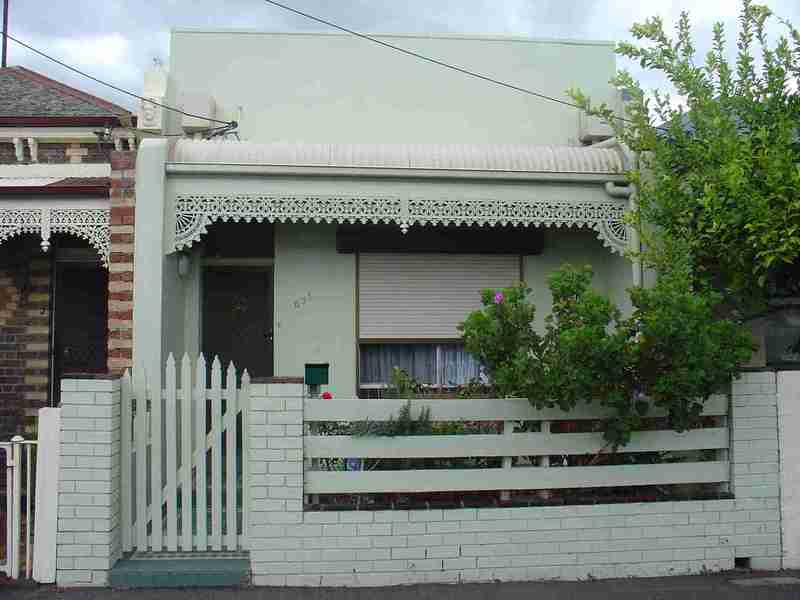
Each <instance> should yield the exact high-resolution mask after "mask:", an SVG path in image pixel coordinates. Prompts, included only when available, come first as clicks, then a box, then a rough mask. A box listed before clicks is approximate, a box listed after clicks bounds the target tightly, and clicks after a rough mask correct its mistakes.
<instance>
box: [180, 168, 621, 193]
mask: <svg viewBox="0 0 800 600" xmlns="http://www.w3.org/2000/svg"><path fill="white" fill-rule="evenodd" d="M166 172H167V174H168V175H250V176H281V175H282V176H297V177H374V178H394V179H405V178H417V179H460V180H464V179H466V180H506V181H550V182H560V183H610V184H611V185H613V182H617V181H619V182H623V181H625V176H624V175H623V174H622V173H610V172H606V173H602V172H597V173H578V172H555V171H503V170H480V169H474V170H473V169H415V168H407V167H394V168H392V167H335V166H327V165H311V166H298V165H282V164H242V163H185V162H168V163H167V164H166ZM616 187H619V186H616ZM607 189H608V188H607Z"/></svg>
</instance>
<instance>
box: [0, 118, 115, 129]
mask: <svg viewBox="0 0 800 600" xmlns="http://www.w3.org/2000/svg"><path fill="white" fill-rule="evenodd" d="M0 126H2V127H105V126H109V127H121V126H122V122H121V121H120V118H119V117H116V116H114V115H108V116H105V117H104V116H91V117H89V116H86V117H33V116H31V117H0Z"/></svg>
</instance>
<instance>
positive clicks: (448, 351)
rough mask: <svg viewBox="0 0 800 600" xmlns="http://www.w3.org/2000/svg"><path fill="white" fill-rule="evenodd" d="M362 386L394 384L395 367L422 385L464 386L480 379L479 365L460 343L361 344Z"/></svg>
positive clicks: (360, 371) (360, 370)
mask: <svg viewBox="0 0 800 600" xmlns="http://www.w3.org/2000/svg"><path fill="white" fill-rule="evenodd" d="M359 366H360V369H359V374H360V377H359V379H360V384H361V385H362V386H369V387H374V386H385V385H388V384H389V383H391V380H392V370H393V369H394V367H398V368H400V369H403V370H405V371H406V372H407V373H408V374H409V375H411V376H412V377H413V378H414V379H416V380H417V381H419V382H420V383H423V384H427V385H432V386H437V387H455V386H458V385H463V384H465V383H467V382H469V381H470V380H472V379H476V378H478V377H480V376H481V365H480V363H479V362H478V361H477V360H476V359H475V358H474V357H473V356H472V355H470V354H468V353H467V352H466V351H465V350H464V345H463V344H459V343H415V344H362V345H361V352H360V365H359Z"/></svg>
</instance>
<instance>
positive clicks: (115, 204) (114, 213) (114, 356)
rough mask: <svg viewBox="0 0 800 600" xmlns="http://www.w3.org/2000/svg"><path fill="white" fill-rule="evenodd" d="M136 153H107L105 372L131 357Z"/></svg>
mask: <svg viewBox="0 0 800 600" xmlns="http://www.w3.org/2000/svg"><path fill="white" fill-rule="evenodd" d="M135 176H136V152H135V151H114V152H112V153H111V260H110V262H109V276H108V371H109V372H110V373H111V374H113V375H117V376H118V375H120V374H121V373H122V372H123V371H125V369H129V368H131V367H132V360H133V252H134V250H133V245H134V206H135V203H136V190H135Z"/></svg>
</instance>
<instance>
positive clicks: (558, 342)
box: [461, 243, 753, 449]
mask: <svg viewBox="0 0 800 600" xmlns="http://www.w3.org/2000/svg"><path fill="white" fill-rule="evenodd" d="M649 256H650V260H651V264H650V266H651V267H653V268H654V269H655V271H656V273H657V276H658V277H657V282H656V284H655V285H654V286H653V287H652V288H632V289H630V290H629V293H630V295H631V302H632V305H633V314H632V315H631V316H630V317H629V318H623V317H622V316H621V312H620V310H619V308H618V307H617V306H615V305H614V303H613V302H611V300H609V299H608V298H606V297H604V296H603V295H601V294H599V293H597V292H595V291H594V290H592V288H591V287H590V284H591V280H592V270H591V268H590V267H574V266H571V265H566V266H564V267H562V268H561V269H559V270H557V271H555V272H554V273H553V274H551V275H550V277H549V278H548V284H549V288H550V291H551V292H552V296H553V308H552V314H550V315H549V316H548V317H547V318H546V327H545V332H544V334H542V335H540V334H538V333H537V332H536V331H535V330H534V328H533V317H534V315H535V312H536V308H535V306H534V304H533V303H532V302H531V290H530V288H528V287H526V286H525V284H520V285H518V286H516V287H512V288H507V289H504V290H502V291H497V290H484V291H483V293H482V303H483V308H482V309H481V310H478V311H475V312H473V313H472V314H470V315H469V316H468V317H467V319H466V320H465V321H464V323H463V324H462V325H461V331H462V334H463V337H464V342H465V346H466V349H467V351H468V352H470V353H471V354H473V355H474V356H475V357H476V358H477V359H478V360H480V361H481V362H482V363H483V364H484V365H485V367H486V368H487V370H488V374H489V376H490V378H491V380H492V382H493V384H494V385H495V386H496V388H497V391H498V393H499V394H501V395H503V396H516V397H523V398H528V399H529V400H530V402H531V403H532V404H533V405H534V406H536V407H537V408H544V407H552V406H558V407H559V408H561V409H562V410H565V411H570V410H574V409H576V408H577V407H579V406H580V405H582V404H583V403H587V402H598V403H600V404H601V405H603V406H606V407H608V408H610V409H612V413H613V416H612V418H610V419H608V420H607V421H606V422H605V429H604V431H603V434H604V437H605V440H606V442H607V444H608V446H609V447H611V448H613V449H616V448H618V447H620V446H624V445H625V444H627V443H628V441H629V440H630V435H631V433H632V432H633V431H635V430H637V429H639V428H640V427H641V426H642V423H643V419H645V418H646V417H647V416H648V415H652V413H653V408H654V407H659V408H661V409H663V410H664V411H665V412H666V413H667V417H668V421H669V424H670V426H671V427H672V428H674V429H675V430H676V431H685V430H686V429H688V428H690V427H692V426H693V425H695V424H697V423H698V421H699V417H700V415H701V413H702V407H703V403H704V402H705V401H706V400H707V399H708V398H709V397H710V396H711V395H712V394H715V393H718V392H720V391H721V390H722V389H723V388H724V386H725V385H726V384H727V383H728V382H729V381H730V379H731V377H732V376H735V375H736V370H737V367H738V365H740V364H741V363H742V362H744V361H746V360H747V359H748V358H749V357H750V355H751V354H752V351H753V342H752V340H751V338H750V336H749V334H748V333H747V332H746V331H744V330H743V329H742V327H741V326H740V325H739V324H738V323H736V322H734V321H732V320H729V319H721V318H718V317H717V316H716V314H715V309H716V308H717V306H718V305H719V303H720V302H721V297H720V295H719V294H718V293H717V292H715V291H714V290H712V289H711V288H710V287H703V286H702V285H701V284H698V283H697V280H696V279H695V278H693V277H692V272H691V271H692V270H691V263H690V261H689V259H688V252H687V250H686V248H685V247H683V246H681V245H680V244H673V243H664V244H662V245H661V247H660V248H659V251H658V252H657V253H656V252H653V253H651V254H650V255H649Z"/></svg>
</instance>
